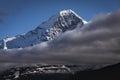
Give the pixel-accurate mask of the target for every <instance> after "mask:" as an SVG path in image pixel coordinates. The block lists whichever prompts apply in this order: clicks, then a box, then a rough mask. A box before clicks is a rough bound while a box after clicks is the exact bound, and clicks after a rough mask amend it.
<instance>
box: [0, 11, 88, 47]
mask: <svg viewBox="0 0 120 80" xmlns="http://www.w3.org/2000/svg"><path fill="white" fill-rule="evenodd" d="M85 23H86V21H85V20H83V19H82V18H81V17H80V16H78V15H77V14H76V13H75V12H74V11H72V10H63V11H60V12H59V13H57V14H55V15H53V16H52V17H50V18H49V20H48V21H46V22H43V23H42V24H41V25H39V26H38V27H37V28H36V29H34V30H31V31H29V32H28V33H26V34H24V35H17V36H15V37H9V38H5V39H3V40H1V41H0V49H13V48H24V47H29V46H33V45H36V44H39V43H41V42H44V41H48V40H53V39H54V38H55V37H58V36H59V35H60V34H62V33H64V32H65V31H68V30H72V29H74V28H76V27H77V25H79V27H82V26H83V25H84V24H85Z"/></svg>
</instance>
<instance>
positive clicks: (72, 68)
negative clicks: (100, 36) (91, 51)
mask: <svg viewBox="0 0 120 80" xmlns="http://www.w3.org/2000/svg"><path fill="white" fill-rule="evenodd" d="M103 66H104V65H101V67H103ZM99 68H100V65H60V64H54V65H50V64H34V65H24V66H21V67H13V68H10V69H8V70H5V71H4V72H2V73H1V75H0V79H3V80H39V79H41V80H49V78H48V76H47V75H52V76H53V78H55V75H57V76H58V77H60V76H61V75H62V76H61V77H63V78H64V77H65V76H63V75H71V74H75V73H76V72H77V71H84V70H89V69H91V70H93V69H99ZM30 76H31V77H30ZM43 76H44V77H45V76H46V79H44V78H43V79H42V77H43ZM50 80H51V79H50ZM52 80H59V79H52ZM62 80H63V79H62Z"/></svg>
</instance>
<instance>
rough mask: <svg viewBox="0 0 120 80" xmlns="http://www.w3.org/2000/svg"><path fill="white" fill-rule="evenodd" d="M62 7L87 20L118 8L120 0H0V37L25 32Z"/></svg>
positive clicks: (119, 7)
mask: <svg viewBox="0 0 120 80" xmlns="http://www.w3.org/2000/svg"><path fill="white" fill-rule="evenodd" d="M64 9H72V10H73V11H75V12H76V13H77V14H78V15H80V16H81V17H83V18H84V19H85V20H87V21H89V20H91V19H92V17H93V16H95V15H97V14H100V13H107V12H113V11H115V10H118V9H120V0H0V39H2V38H5V37H11V36H15V35H17V34H23V33H26V32H28V31H29V30H32V29H34V28H35V27H37V26H38V25H40V24H41V23H42V22H43V21H46V20H48V18H49V17H50V16H52V15H54V14H56V13H57V12H59V11H61V10H64Z"/></svg>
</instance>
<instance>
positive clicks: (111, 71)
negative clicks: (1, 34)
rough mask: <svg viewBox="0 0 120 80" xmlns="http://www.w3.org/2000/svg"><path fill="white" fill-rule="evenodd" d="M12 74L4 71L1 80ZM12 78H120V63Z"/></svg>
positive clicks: (42, 79) (27, 79)
mask: <svg viewBox="0 0 120 80" xmlns="http://www.w3.org/2000/svg"><path fill="white" fill-rule="evenodd" d="M6 74H10V73H9V71H8V72H4V73H3V74H2V75H0V80H6V79H5V78H4V77H3V76H4V75H6ZM11 80H120V63H119V64H115V65H110V66H107V67H104V68H101V69H98V70H86V71H77V72H76V73H74V74H73V73H56V74H54V73H48V74H46V73H36V74H26V75H20V76H19V78H16V79H11Z"/></svg>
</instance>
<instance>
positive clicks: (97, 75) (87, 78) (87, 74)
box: [69, 63, 120, 80]
mask: <svg viewBox="0 0 120 80" xmlns="http://www.w3.org/2000/svg"><path fill="white" fill-rule="evenodd" d="M69 80H120V63H119V64H116V65H111V66H107V67H104V68H102V69H98V70H89V71H78V72H77V73H76V74H75V75H73V76H72V77H71V78H70V79H69Z"/></svg>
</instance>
